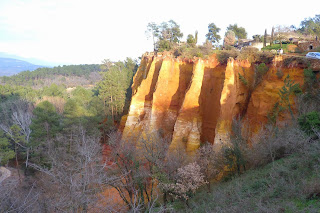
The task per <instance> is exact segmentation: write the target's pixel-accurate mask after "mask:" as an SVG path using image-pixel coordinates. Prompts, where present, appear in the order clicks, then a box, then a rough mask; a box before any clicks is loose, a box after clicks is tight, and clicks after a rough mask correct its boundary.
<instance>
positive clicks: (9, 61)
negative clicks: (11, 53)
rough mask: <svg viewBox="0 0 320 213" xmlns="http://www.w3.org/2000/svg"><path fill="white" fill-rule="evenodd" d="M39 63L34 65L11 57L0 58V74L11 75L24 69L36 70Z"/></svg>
mask: <svg viewBox="0 0 320 213" xmlns="http://www.w3.org/2000/svg"><path fill="white" fill-rule="evenodd" d="M40 67H44V66H40V65H34V64H31V63H29V62H26V61H22V60H18V59H13V58H0V76H11V75H14V74H17V73H19V72H21V71H25V70H30V71H33V70H36V69H38V68H40Z"/></svg>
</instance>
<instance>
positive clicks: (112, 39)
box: [0, 0, 320, 64]
mask: <svg viewBox="0 0 320 213" xmlns="http://www.w3.org/2000/svg"><path fill="white" fill-rule="evenodd" d="M296 2H297V1H292V0H291V1H288V0H268V1H256V0H253V1H249V0H246V1H245V0H243V1H240V0H224V1H222V0H221V1H217V0H211V1H210V0H205V1H203V0H196V1H189V0H183V1H180V0H160V1H150V0H134V1H133V0H83V1H82V0H0V52H6V53H9V54H14V55H18V56H21V57H25V58H37V59H40V60H43V61H49V62H52V63H55V64H92V63H101V61H102V60H103V59H110V60H111V61H118V60H124V59H125V58H126V57H132V58H138V57H139V56H141V55H142V54H143V53H144V52H146V51H152V49H153V46H152V41H151V40H150V39H149V40H148V39H147V36H146V34H145V31H146V28H147V24H148V23H149V22H155V23H158V24H160V23H161V22H164V21H169V20H170V19H172V20H174V21H175V22H177V23H178V24H179V25H180V28H181V31H182V32H183V34H184V38H183V40H186V37H187V35H188V34H194V32H195V31H196V30H198V32H199V34H198V40H199V41H198V44H202V43H203V42H204V41H205V34H206V33H207V31H208V24H209V23H215V24H216V25H217V26H218V27H219V28H221V31H220V34H221V36H222V37H223V35H224V33H225V29H226V28H227V26H228V25H229V24H238V26H241V27H244V28H245V29H246V31H247V32H248V37H249V38H251V37H252V35H255V34H262V35H263V34H264V31H265V29H267V31H268V32H269V33H270V32H271V28H272V26H276V25H285V26H291V25H295V26H299V24H300V22H301V21H302V20H304V19H305V18H309V17H314V16H315V15H316V14H320V10H319V8H320V1H319V0H304V1H298V2H297V3H296ZM264 4H265V5H264Z"/></svg>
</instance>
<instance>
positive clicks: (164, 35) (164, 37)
mask: <svg viewBox="0 0 320 213" xmlns="http://www.w3.org/2000/svg"><path fill="white" fill-rule="evenodd" d="M146 32H147V34H148V35H150V34H151V35H152V38H153V41H154V50H155V51H164V50H170V49H172V48H173V46H174V44H176V43H178V42H180V39H181V38H182V36H183V33H182V32H181V30H180V26H179V25H178V24H177V23H176V22H175V21H173V20H170V21H168V22H162V23H161V24H160V25H157V24H155V23H154V22H150V23H149V24H148V26H147V31H146Z"/></svg>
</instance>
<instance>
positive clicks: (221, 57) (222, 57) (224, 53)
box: [217, 49, 239, 64]
mask: <svg viewBox="0 0 320 213" xmlns="http://www.w3.org/2000/svg"><path fill="white" fill-rule="evenodd" d="M238 55H239V51H238V50H235V49H233V50H221V51H219V52H218V53H217V57H218V61H219V62H220V64H227V63H228V59H229V58H230V57H231V58H237V57H238Z"/></svg>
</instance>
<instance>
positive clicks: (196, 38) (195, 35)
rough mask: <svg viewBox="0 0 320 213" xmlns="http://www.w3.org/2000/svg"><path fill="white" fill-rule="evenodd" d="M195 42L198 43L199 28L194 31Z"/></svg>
mask: <svg viewBox="0 0 320 213" xmlns="http://www.w3.org/2000/svg"><path fill="white" fill-rule="evenodd" d="M194 39H195V44H197V43H198V30H196V32H195V33H194Z"/></svg>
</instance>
